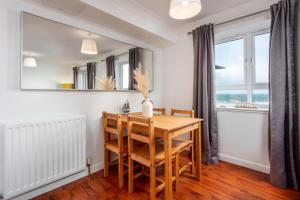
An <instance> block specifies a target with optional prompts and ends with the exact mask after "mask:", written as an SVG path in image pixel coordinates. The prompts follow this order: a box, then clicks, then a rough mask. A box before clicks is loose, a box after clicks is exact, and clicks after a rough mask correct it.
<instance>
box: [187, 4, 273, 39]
mask: <svg viewBox="0 0 300 200" xmlns="http://www.w3.org/2000/svg"><path fill="white" fill-rule="evenodd" d="M267 11H270V9H269V8H268V9H265V10H261V11H258V12H255V13H251V14H248V15H244V16H241V17H239V18H235V19H231V20H228V21H225V22H220V23H217V24H215V26H221V25H224V24H228V23H231V22H235V21H238V20H241V19H245V18H248V17H252V16H254V15H258V14H261V13H264V12H267ZM192 33H193V32H192V31H190V32H188V35H191V34H192Z"/></svg>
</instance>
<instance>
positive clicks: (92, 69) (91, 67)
mask: <svg viewBox="0 0 300 200" xmlns="http://www.w3.org/2000/svg"><path fill="white" fill-rule="evenodd" d="M95 77H96V63H87V86H88V89H89V90H92V89H95V83H96V79H95Z"/></svg>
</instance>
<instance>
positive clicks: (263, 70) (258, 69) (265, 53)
mask: <svg viewBox="0 0 300 200" xmlns="http://www.w3.org/2000/svg"><path fill="white" fill-rule="evenodd" d="M254 40H255V80H256V83H268V82H269V41H270V33H265V34H260V35H256V36H255V37H254Z"/></svg>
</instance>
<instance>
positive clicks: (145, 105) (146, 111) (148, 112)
mask: <svg viewBox="0 0 300 200" xmlns="http://www.w3.org/2000/svg"><path fill="white" fill-rule="evenodd" d="M142 111H143V117H147V118H149V117H153V104H152V102H151V101H150V99H145V100H144V101H143V102H142Z"/></svg>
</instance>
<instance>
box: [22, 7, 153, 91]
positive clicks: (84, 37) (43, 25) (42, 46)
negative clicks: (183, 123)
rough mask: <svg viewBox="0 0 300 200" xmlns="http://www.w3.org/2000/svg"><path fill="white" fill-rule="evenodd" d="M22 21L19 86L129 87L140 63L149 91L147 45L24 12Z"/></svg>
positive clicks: (150, 57) (150, 58)
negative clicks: (139, 45)
mask: <svg viewBox="0 0 300 200" xmlns="http://www.w3.org/2000/svg"><path fill="white" fill-rule="evenodd" d="M22 21H23V36H22V38H23V41H22V42H23V44H22V47H23V48H22V64H21V68H22V69H21V73H22V74H21V88H22V89H30V90H32V89H37V90H118V91H128V90H134V89H135V81H134V80H133V70H134V69H136V68H137V67H138V66H139V63H140V64H141V66H142V69H143V72H144V73H146V74H147V77H148V81H149V89H150V90H153V52H152V51H151V50H148V49H144V48H141V47H137V46H134V45H130V44H126V43H124V42H120V41H116V40H113V39H110V38H107V37H104V36H101V35H97V34H94V33H91V32H88V31H84V30H81V29H77V28H74V27H72V26H68V25H65V24H61V23H58V22H55V21H52V20H48V19H44V18H41V17H38V16H35V15H32V14H29V13H25V12H24V13H23V14H22Z"/></svg>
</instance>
